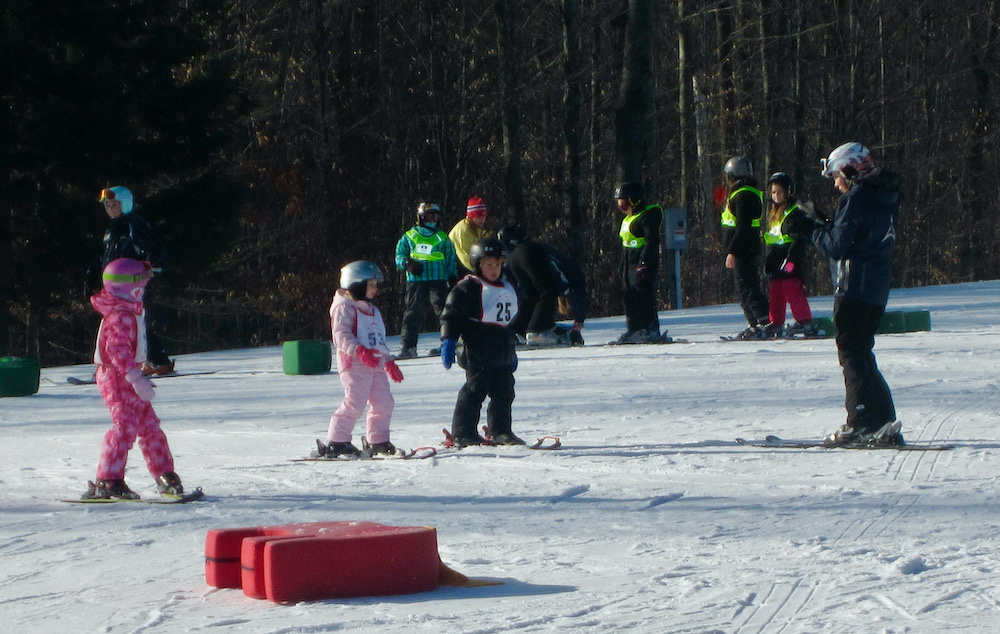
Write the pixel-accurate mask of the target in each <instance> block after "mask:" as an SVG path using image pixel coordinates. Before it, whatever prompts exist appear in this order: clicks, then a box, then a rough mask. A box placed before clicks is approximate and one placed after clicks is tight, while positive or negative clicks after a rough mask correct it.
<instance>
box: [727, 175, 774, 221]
mask: <svg viewBox="0 0 1000 634" xmlns="http://www.w3.org/2000/svg"><path fill="white" fill-rule="evenodd" d="M740 192H753V193H754V194H756V195H757V198H760V204H761V207H762V208H763V206H764V192H762V191H761V190H759V189H757V188H756V187H750V186H749V185H744V186H743V187H740V188H739V189H737V190H736V191H734V192H733V193H731V194H729V198H728V199H727V200H726V208H725V209H723V210H722V226H723V227H735V226H736V216H734V215H733V212H731V211H729V202H730V201H731V200H732V199H733V197H735V196H736V194H738V193H740ZM750 226H751V227H756V228H759V227H760V218H754V219H753V221H752V222H751V223H750Z"/></svg>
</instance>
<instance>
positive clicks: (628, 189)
mask: <svg viewBox="0 0 1000 634" xmlns="http://www.w3.org/2000/svg"><path fill="white" fill-rule="evenodd" d="M645 199H646V188H645V187H643V186H642V183H637V182H635V181H632V182H629V183H622V184H621V185H619V186H618V187H616V188H615V200H627V201H628V202H629V204H630V205H632V206H633V207H634V206H636V205H637V204H639V203H641V202H642V201H644V200H645Z"/></svg>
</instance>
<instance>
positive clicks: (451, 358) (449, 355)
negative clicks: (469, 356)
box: [441, 339, 456, 370]
mask: <svg viewBox="0 0 1000 634" xmlns="http://www.w3.org/2000/svg"><path fill="white" fill-rule="evenodd" d="M455 343H456V341H455V340H454V339H445V340H444V341H442V342H441V365H443V366H444V369H445V370H450V369H451V366H452V364H453V363H455Z"/></svg>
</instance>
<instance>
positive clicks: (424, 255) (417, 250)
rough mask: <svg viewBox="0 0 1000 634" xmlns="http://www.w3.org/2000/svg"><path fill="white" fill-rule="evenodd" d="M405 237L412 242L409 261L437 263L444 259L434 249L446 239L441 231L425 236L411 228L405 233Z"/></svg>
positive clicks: (442, 253) (441, 254)
mask: <svg viewBox="0 0 1000 634" xmlns="http://www.w3.org/2000/svg"><path fill="white" fill-rule="evenodd" d="M406 236H407V237H408V238H409V239H410V240H412V241H413V248H412V249H411V250H410V258H411V259H413V260H420V261H421V262H438V261H440V260H443V259H444V252H442V251H438V250H436V249H435V248H436V247H437V245H439V244H441V242H443V241H444V239H445V238H447V237H448V236H446V235H445V234H444V232H443V231H437V232H435V233H434V234H432V235H429V236H425V235H423V234H422V233H420V232H419V231H417V229H416V228H413V229H410V230H409V231H407V232H406Z"/></svg>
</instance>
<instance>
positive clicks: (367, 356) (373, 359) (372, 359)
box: [355, 346, 378, 368]
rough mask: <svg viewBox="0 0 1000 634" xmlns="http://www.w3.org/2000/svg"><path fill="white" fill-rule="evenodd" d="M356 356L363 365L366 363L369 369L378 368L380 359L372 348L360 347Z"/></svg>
mask: <svg viewBox="0 0 1000 634" xmlns="http://www.w3.org/2000/svg"><path fill="white" fill-rule="evenodd" d="M355 354H357V355H358V358H359V359H361V363H364V364H365V365H367V366H368V367H369V368H377V367H378V357H377V356H376V355H375V351H374V350H372V349H371V348H366V347H364V346H358V348H357V350H356V351H355Z"/></svg>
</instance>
